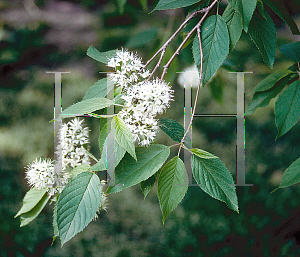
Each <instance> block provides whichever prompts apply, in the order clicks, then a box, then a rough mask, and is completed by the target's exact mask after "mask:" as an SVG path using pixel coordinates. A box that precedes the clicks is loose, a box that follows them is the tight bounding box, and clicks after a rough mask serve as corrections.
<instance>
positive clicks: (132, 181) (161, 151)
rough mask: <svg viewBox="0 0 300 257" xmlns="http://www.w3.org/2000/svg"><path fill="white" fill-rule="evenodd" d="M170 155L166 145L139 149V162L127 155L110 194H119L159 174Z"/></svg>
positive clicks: (137, 149)
mask: <svg viewBox="0 0 300 257" xmlns="http://www.w3.org/2000/svg"><path fill="white" fill-rule="evenodd" d="M169 155H170V149H169V147H167V146H164V145H158V144H157V145H150V146H148V147H137V148H136V156H137V161H136V160H135V159H133V158H132V157H131V156H130V155H129V154H127V153H126V154H125V156H124V158H123V159H122V160H121V162H120V164H119V165H118V166H117V167H116V170H115V185H111V186H109V188H108V190H107V192H108V193H117V192H120V191H122V190H123V189H125V188H127V187H131V186H134V185H136V184H138V183H140V182H142V181H144V180H146V179H148V178H149V177H151V176H152V175H153V174H154V173H155V172H157V171H158V170H159V169H160V167H161V166H162V165H163V164H164V162H165V161H166V160H167V158H168V157H169Z"/></svg>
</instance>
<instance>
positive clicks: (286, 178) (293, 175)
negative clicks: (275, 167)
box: [279, 158, 300, 188]
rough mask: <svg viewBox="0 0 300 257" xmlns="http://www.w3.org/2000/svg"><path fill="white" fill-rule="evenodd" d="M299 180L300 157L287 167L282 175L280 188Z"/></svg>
mask: <svg viewBox="0 0 300 257" xmlns="http://www.w3.org/2000/svg"><path fill="white" fill-rule="evenodd" d="M299 182H300V158H299V159H297V160H296V161H294V162H293V163H292V164H291V165H290V167H288V168H287V169H286V170H285V172H284V174H283V177H282V180H281V183H280V186H279V187H280V188H283V187H288V186H291V185H294V184H296V183H299Z"/></svg>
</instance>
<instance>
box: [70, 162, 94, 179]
mask: <svg viewBox="0 0 300 257" xmlns="http://www.w3.org/2000/svg"><path fill="white" fill-rule="evenodd" d="M90 168H91V167H90V165H89V164H81V165H79V166H77V167H75V168H74V169H73V170H72V171H71V172H70V175H71V179H73V178H74V177H76V176H77V175H78V174H80V173H82V172H85V171H88V170H89V169H90Z"/></svg>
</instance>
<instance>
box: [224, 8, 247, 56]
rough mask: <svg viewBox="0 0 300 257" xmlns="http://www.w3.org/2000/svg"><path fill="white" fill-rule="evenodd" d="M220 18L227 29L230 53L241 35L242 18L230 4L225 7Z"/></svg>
mask: <svg viewBox="0 0 300 257" xmlns="http://www.w3.org/2000/svg"><path fill="white" fill-rule="evenodd" d="M222 17H223V19H224V21H225V22H226V25H227V28H228V32H229V38H230V46H229V50H230V52H231V51H232V50H233V49H234V47H235V45H236V43H237V42H238V41H239V39H240V37H241V35H242V31H243V17H242V15H241V14H240V12H238V11H236V10H235V9H234V8H233V7H232V6H231V5H230V4H228V5H227V7H226V9H225V11H224V13H223V15H222Z"/></svg>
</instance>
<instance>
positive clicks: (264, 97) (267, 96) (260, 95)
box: [245, 77, 288, 115]
mask: <svg viewBox="0 0 300 257" xmlns="http://www.w3.org/2000/svg"><path fill="white" fill-rule="evenodd" d="M287 83H288V77H286V78H283V79H282V80H279V81H277V82H276V83H275V85H274V86H273V87H272V88H270V89H268V90H265V91H262V92H255V94H254V95H253V98H252V101H251V102H250V103H249V104H248V106H247V109H246V112H245V115H251V114H252V113H254V111H255V110H256V109H257V108H258V107H264V106H267V105H268V104H269V102H270V101H271V99H272V98H274V97H275V96H277V95H278V94H279V93H280V92H281V90H282V89H283V88H284V87H285V86H286V84H287Z"/></svg>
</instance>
